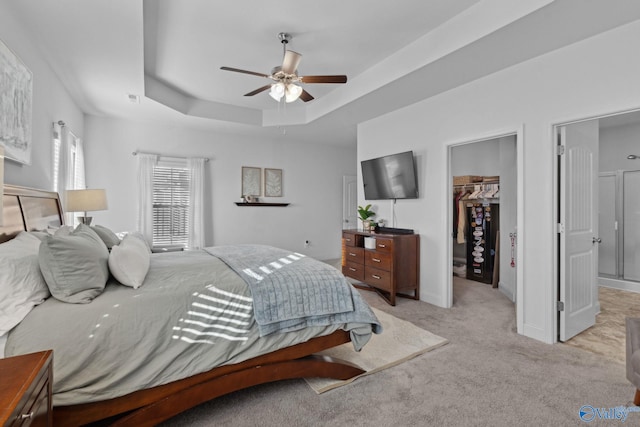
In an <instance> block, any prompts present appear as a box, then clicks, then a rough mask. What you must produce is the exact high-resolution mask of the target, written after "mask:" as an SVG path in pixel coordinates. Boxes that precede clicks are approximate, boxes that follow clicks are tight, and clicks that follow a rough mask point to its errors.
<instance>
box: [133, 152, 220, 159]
mask: <svg viewBox="0 0 640 427" xmlns="http://www.w3.org/2000/svg"><path fill="white" fill-rule="evenodd" d="M138 153H139V154H154V153H143V152H142V151H134V152H133V153H131V155H133V156H137V155H138ZM157 156H158V157H159V158H162V159H167V160H185V159H187V158H186V157H172V156H161V155H160V154H157ZM200 158H201V159H202V158H204V161H205V162H208V161H209V158H208V157H200Z"/></svg>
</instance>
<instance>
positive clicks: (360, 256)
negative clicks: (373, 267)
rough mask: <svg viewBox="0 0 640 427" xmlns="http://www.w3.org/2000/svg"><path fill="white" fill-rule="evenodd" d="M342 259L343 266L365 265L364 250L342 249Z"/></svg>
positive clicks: (346, 247)
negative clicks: (352, 264)
mask: <svg viewBox="0 0 640 427" xmlns="http://www.w3.org/2000/svg"><path fill="white" fill-rule="evenodd" d="M342 259H343V260H344V262H343V264H344V263H347V262H354V263H358V264H364V249H363V248H355V247H351V246H345V247H344V248H343V249H342Z"/></svg>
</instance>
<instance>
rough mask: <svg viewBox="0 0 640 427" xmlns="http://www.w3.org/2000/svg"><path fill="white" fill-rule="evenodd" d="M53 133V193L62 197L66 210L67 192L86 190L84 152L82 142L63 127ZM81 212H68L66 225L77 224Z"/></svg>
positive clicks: (61, 200)
mask: <svg viewBox="0 0 640 427" xmlns="http://www.w3.org/2000/svg"><path fill="white" fill-rule="evenodd" d="M55 126H57V125H56V124H54V131H53V176H52V178H53V179H52V181H53V191H56V192H57V193H58V194H59V196H60V202H61V203H62V208H63V209H66V206H65V203H66V195H65V193H66V191H67V190H79V189H83V188H86V185H85V170H84V152H83V149H82V141H81V140H80V138H78V137H77V136H75V135H74V134H73V133H72V132H70V131H69V130H68V128H66V126H64V125H63V126H61V127H60V128H59V131H58V130H56V129H55ZM79 215H82V213H81V212H66V213H65V214H64V216H65V223H66V224H75V221H76V220H75V217H77V216H79Z"/></svg>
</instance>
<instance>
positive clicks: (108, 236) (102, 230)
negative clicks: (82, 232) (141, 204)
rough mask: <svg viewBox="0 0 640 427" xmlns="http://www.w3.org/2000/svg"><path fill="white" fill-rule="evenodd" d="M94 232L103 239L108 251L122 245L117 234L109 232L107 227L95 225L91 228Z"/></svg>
mask: <svg viewBox="0 0 640 427" xmlns="http://www.w3.org/2000/svg"><path fill="white" fill-rule="evenodd" d="M91 229H92V230H93V231H95V232H96V234H97V235H98V236H99V237H100V238H101V239H102V241H103V242H104V244H105V245H107V249H109V250H111V248H113V247H114V246H116V245H118V244H120V238H118V236H116V233H114V232H113V231H111V230H109V229H108V228H107V227H103V226H102V225H95V226H93V227H91Z"/></svg>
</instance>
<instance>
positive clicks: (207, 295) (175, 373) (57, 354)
mask: <svg viewBox="0 0 640 427" xmlns="http://www.w3.org/2000/svg"><path fill="white" fill-rule="evenodd" d="M3 197H4V199H3V200H4V212H3V218H4V223H3V225H2V226H1V227H0V243H2V242H6V243H11V242H13V243H17V241H18V240H29V239H33V236H34V235H35V236H37V237H38V238H39V239H42V242H43V243H41V244H40V245H41V246H40V253H39V259H40V264H39V265H40V266H41V269H42V275H43V277H45V279H46V282H47V285H49V288H50V291H51V292H52V293H53V295H54V296H51V297H48V298H46V300H44V302H42V303H40V304H38V305H36V306H35V307H33V309H31V310H30V311H29V312H28V314H26V316H25V317H24V318H23V319H22V320H21V321H20V322H19V323H18V324H17V326H15V327H14V328H12V329H11V330H10V332H9V333H8V335H7V339H6V343H5V348H4V353H5V356H11V355H17V354H26V353H30V352H35V351H40V350H46V349H53V351H54V375H53V376H54V386H53V393H54V396H53V405H54V409H53V413H54V424H55V425H65V426H72V425H84V424H87V423H92V422H96V421H99V420H102V421H104V420H107V421H108V423H111V424H113V425H136V426H141V425H155V424H157V423H159V422H161V421H163V420H167V419H169V418H171V417H172V416H174V415H177V414H179V413H181V412H183V411H185V410H187V409H189V408H192V407H194V406H196V405H198V404H200V403H203V402H205V401H208V400H211V399H213V398H216V397H218V396H221V395H224V394H227V393H230V392H233V391H237V390H240V389H244V388H247V387H251V386H253V385H257V384H262V383H266V382H271V381H278V380H283V379H292V378H304V377H329V378H338V379H347V378H351V377H353V376H356V375H359V374H360V373H362V372H363V371H362V370H361V369H360V368H359V367H357V366H353V365H350V364H348V363H345V362H342V361H338V360H332V359H329V358H326V357H320V356H316V355H314V353H318V352H320V351H322V350H325V349H327V348H331V347H334V346H337V345H341V344H344V343H347V342H349V341H351V342H352V343H353V345H354V348H355V349H356V350H359V349H360V348H362V346H363V345H365V344H366V341H367V340H368V339H369V337H370V336H371V334H372V333H374V332H375V333H378V332H381V326H380V325H379V322H378V321H377V319H376V318H375V315H374V314H373V312H372V311H371V310H370V309H369V307H368V306H367V305H366V303H365V302H364V301H363V300H362V299H361V297H360V295H359V294H358V293H357V291H355V290H354V289H353V287H351V286H350V285H349V284H348V282H346V280H344V277H342V276H341V275H339V276H340V279H339V280H338V279H335V277H334V272H331V271H327V266H326V265H325V264H324V263H320V262H319V261H315V260H311V259H309V258H307V257H305V256H304V255H302V254H298V253H291V252H287V251H283V250H281V249H277V248H269V247H263V246H257V245H242V246H230V247H214V248H205V250H202V251H184V252H173V253H161V254H149V255H145V256H144V257H143V258H145V259H146V258H148V260H149V261H148V265H149V266H148V271H147V272H146V273H145V275H144V281H143V282H137V285H138V286H136V283H135V281H134V283H133V284H129V286H123V285H122V283H126V282H127V281H126V280H124V279H121V280H116V279H115V278H114V277H113V276H114V275H115V274H116V271H117V270H116V269H115V268H116V267H114V269H111V273H113V274H108V273H107V274H108V277H109V278H108V280H107V283H106V285H105V286H104V288H103V289H101V290H100V291H99V292H97V293H96V292H94V290H92V291H91V292H93V293H92V296H91V297H89V298H88V300H87V297H86V294H85V293H84V292H85V291H84V290H83V291H82V292H78V293H75V294H72V295H67V294H63V295H62V296H60V295H61V294H60V292H61V291H60V289H56V286H55V283H54V284H53V286H51V283H50V282H51V281H50V280H49V279H50V275H51V273H50V272H49V273H47V271H46V268H45V266H44V265H43V264H42V262H43V261H42V259H43V248H42V246H46V248H50V247H52V246H51V245H53V243H52V242H58V241H60V240H63V239H56V238H54V237H50V236H48V234H53V232H51V231H50V230H54V229H55V228H56V227H59V226H62V225H63V221H62V209H61V207H60V202H59V200H58V197H57V194H56V193H51V192H47V191H41V190H35V189H28V188H24V187H17V186H11V185H5V186H4V196H3ZM81 227H84V228H81ZM86 228H88V227H87V226H84V225H82V226H79V227H78V228H77V229H76V230H74V231H73V232H72V233H86V234H87V235H88V234H91V233H93V231H87V230H86ZM47 230H49V231H48V232H47ZM24 231H28V232H29V233H23V232H24ZM38 231H41V232H40V233H38ZM12 239H13V240H12ZM29 241H30V240H29ZM129 241H131V242H132V243H129V244H130V245H133V244H134V243H133V242H134V241H135V239H134V238H133V237H132V236H128V237H125V238H124V239H123V240H122V243H120V245H117V246H114V247H113V249H112V250H111V252H110V253H108V254H107V256H108V257H111V258H110V259H109V264H108V265H109V267H111V266H112V265H111V261H112V259H113V258H115V256H114V255H115V254H122V253H123V251H124V249H123V248H124V247H125V246H126V244H125V242H129ZM104 243H107V241H106V240H105V241H104ZM135 245H138V243H135ZM120 246H122V247H123V248H121V247H120ZM105 249H106V248H105ZM48 250H49V249H48ZM136 251H138V249H136ZM124 253H125V254H127V252H124ZM76 256H78V257H79V258H80V259H81V258H82V256H81V255H76ZM128 260H129V262H131V260H134V261H136V260H137V258H135V257H131V256H129V257H128ZM141 262H142V261H140V262H137V261H136V263H135V264H136V265H138V264H140V263H141ZM256 262H257V264H255V263H256ZM80 264H82V263H81V262H79V263H78V265H80ZM254 265H255V266H254ZM290 265H291V266H290ZM81 268H82V267H81V266H78V269H79V270H81ZM303 270H304V274H305V277H303V276H302V274H303V273H302V271H303ZM333 270H335V269H333ZM336 271H337V270H336ZM282 272H289V273H288V274H289V275H290V277H289V278H288V279H287V278H286V277H285V276H286V274H285V275H283V273H282ZM309 272H310V273H309ZM99 274H100V272H97V273H96V274H95V275H94V274H91V275H90V276H91V277H94V276H98V275H99ZM306 275H308V276H309V277H306ZM327 275H328V276H327ZM55 277H57V276H54V278H55ZM116 277H118V278H120V275H117V276H116ZM68 280H69V281H73V279H72V278H70V279H68ZM287 280H289V282H290V281H291V280H296V281H298V282H299V283H298V282H296V284H295V289H293V288H292V285H291V283H289V282H287ZM54 282H55V281H54ZM271 282H273V284H270V285H268V284H269V283H271ZM341 282H344V284H346V285H345V286H342V284H341ZM305 286H306V287H307V289H306V290H305V292H304V293H303V294H300V292H301V289H303V288H304V287H305ZM283 289H284V290H283ZM322 289H331V293H330V294H329V293H327V294H323V293H322V292H324V291H321V290H322ZM287 292H290V293H287ZM78 295H80V297H79V296H78ZM282 296H284V297H285V298H281V297H282ZM67 298H69V300H67ZM74 298H75V299H74ZM283 299H284V300H286V301H287V302H288V304H285V305H282V301H281V300H283ZM310 306H313V307H312V313H310V312H309V311H308V307H310ZM230 313H231V314H230ZM222 317H225V320H224V322H235V323H234V324H228V323H224V322H223V321H221V320H220V319H221V318H222ZM222 323H224V325H223V324H222Z"/></svg>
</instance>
